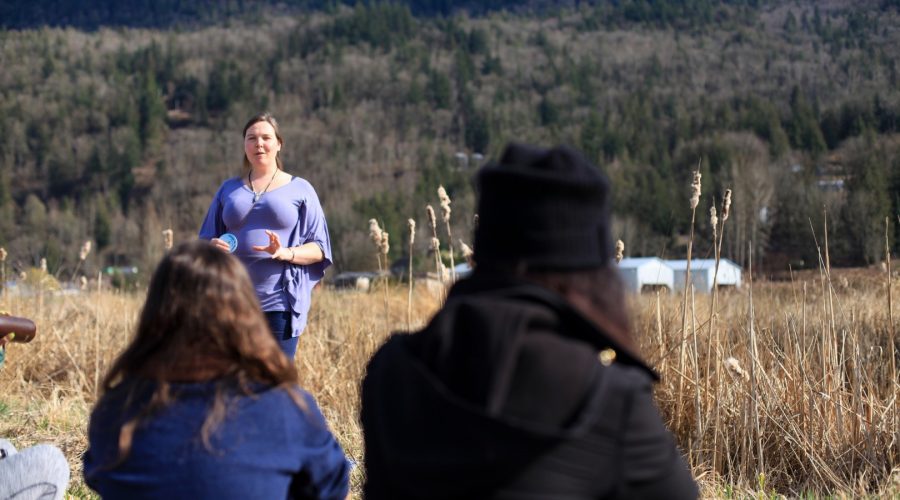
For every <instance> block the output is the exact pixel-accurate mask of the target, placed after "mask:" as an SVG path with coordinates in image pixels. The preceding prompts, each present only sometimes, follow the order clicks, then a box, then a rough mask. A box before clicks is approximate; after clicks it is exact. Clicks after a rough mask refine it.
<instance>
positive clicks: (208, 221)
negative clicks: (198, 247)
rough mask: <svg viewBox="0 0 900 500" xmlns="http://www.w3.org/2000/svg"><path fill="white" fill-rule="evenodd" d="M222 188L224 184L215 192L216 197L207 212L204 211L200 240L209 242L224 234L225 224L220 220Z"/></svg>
mask: <svg viewBox="0 0 900 500" xmlns="http://www.w3.org/2000/svg"><path fill="white" fill-rule="evenodd" d="M222 187H224V184H223V185H222V186H221V187H219V190H218V191H216V195H215V196H214V197H213V200H212V203H210V205H209V210H207V211H206V217H205V218H204V219H203V225H201V226H200V234H199V236H200V238H201V239H204V240H211V239H213V238H218V237H219V236H221V235H222V233H224V232H225V222H224V220H223V219H222V199H221V195H222Z"/></svg>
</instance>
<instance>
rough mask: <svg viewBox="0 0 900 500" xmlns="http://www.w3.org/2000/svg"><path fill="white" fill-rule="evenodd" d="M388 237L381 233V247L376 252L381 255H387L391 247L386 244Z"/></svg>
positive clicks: (386, 233) (386, 234)
mask: <svg viewBox="0 0 900 500" xmlns="http://www.w3.org/2000/svg"><path fill="white" fill-rule="evenodd" d="M389 236H390V235H389V234H388V232H387V231H382V232H381V245H379V246H378V250H379V251H380V252H381V254H382V255H387V254H388V251H389V250H390V249H391V245H390V243H388V240H389Z"/></svg>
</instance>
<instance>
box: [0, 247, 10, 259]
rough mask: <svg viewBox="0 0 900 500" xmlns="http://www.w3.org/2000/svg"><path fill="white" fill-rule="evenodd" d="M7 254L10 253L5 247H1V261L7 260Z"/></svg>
mask: <svg viewBox="0 0 900 500" xmlns="http://www.w3.org/2000/svg"><path fill="white" fill-rule="evenodd" d="M7 255H8V254H7V253H6V249H5V248H3V247H0V262H6V256H7Z"/></svg>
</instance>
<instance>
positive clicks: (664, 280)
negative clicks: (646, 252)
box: [619, 257, 675, 293]
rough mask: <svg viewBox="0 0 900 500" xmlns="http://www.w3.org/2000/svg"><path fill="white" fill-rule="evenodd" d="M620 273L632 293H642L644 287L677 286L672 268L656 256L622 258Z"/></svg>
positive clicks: (670, 287) (670, 288) (669, 287)
mask: <svg viewBox="0 0 900 500" xmlns="http://www.w3.org/2000/svg"><path fill="white" fill-rule="evenodd" d="M619 273H620V274H621V276H622V280H623V281H624V282H625V289H626V290H628V291H630V292H632V293H641V291H643V290H644V287H654V288H661V287H666V288H668V289H669V290H672V289H673V288H674V286H675V285H674V281H673V280H674V274H673V272H672V268H671V267H669V266H667V265H666V263H665V261H663V260H660V259H658V258H656V257H632V258H628V259H622V261H621V262H619Z"/></svg>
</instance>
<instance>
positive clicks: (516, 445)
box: [361, 277, 698, 500]
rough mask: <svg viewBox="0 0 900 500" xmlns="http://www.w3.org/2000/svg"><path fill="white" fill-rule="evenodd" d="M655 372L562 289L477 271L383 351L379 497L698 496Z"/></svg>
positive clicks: (369, 438)
mask: <svg viewBox="0 0 900 500" xmlns="http://www.w3.org/2000/svg"><path fill="white" fill-rule="evenodd" d="M605 349H613V350H614V351H615V352H616V359H615V361H614V362H613V363H611V364H609V365H608V366H605V365H604V364H603V363H601V362H600V361H599V360H598V352H599V351H601V350H605ZM655 378H656V375H655V374H654V373H653V371H652V370H650V369H649V368H647V367H646V366H645V365H644V364H643V363H642V362H641V361H640V360H638V359H635V358H633V357H631V356H629V355H628V354H627V352H625V351H624V350H623V349H621V348H620V347H619V346H617V345H616V344H615V343H614V342H613V341H612V340H611V339H609V338H608V337H607V336H606V335H604V334H603V333H602V332H600V331H599V330H597V329H596V328H595V327H594V326H593V324H592V323H590V322H589V321H588V320H586V319H585V318H584V317H583V316H581V315H580V314H579V313H578V312H577V311H575V310H574V309H573V308H572V307H571V306H569V305H568V303H567V302H565V300H564V299H563V298H562V297H560V296H558V295H556V294H554V293H552V292H550V291H548V290H546V289H543V288H540V287H537V286H534V285H529V284H524V283H516V282H509V281H492V280H490V279H486V278H483V277H475V278H473V279H470V280H464V281H462V282H460V283H458V284H457V285H456V286H455V287H454V288H453V290H452V291H451V293H450V295H449V297H448V299H447V303H446V305H445V306H444V308H443V309H442V310H441V311H440V312H439V313H438V314H437V315H436V316H435V318H434V319H433V320H432V321H431V323H430V324H429V325H428V326H427V327H426V328H425V329H424V330H422V331H420V332H417V333H414V334H412V335H406V334H396V335H394V336H392V337H391V338H390V339H388V341H387V342H386V343H385V344H384V345H383V346H382V347H381V348H380V349H379V351H378V352H377V353H376V354H375V356H374V357H373V358H372V360H371V361H370V363H369V366H368V372H367V374H366V378H365V380H364V381H363V386H362V410H361V420H362V425H363V432H364V437H365V448H366V454H365V466H366V483H365V487H364V493H365V497H366V498H368V499H398V500H399V499H413V498H417V499H436V500H439V499H472V498H492V499H551V498H552V499H573V500H574V499H588V498H696V497H697V493H698V492H697V487H696V485H695V483H694V481H693V479H692V477H691V474H690V472H689V470H688V468H687V466H686V464H685V463H684V461H683V459H682V458H681V456H680V454H679V452H678V450H677V448H676V447H675V444H674V441H673V439H672V437H671V435H670V433H669V432H668V430H667V429H666V428H665V426H664V425H663V422H662V420H661V418H660V415H659V411H658V410H657V408H656V405H655V404H654V402H653V399H652V393H651V385H652V383H653V381H654V379H655Z"/></svg>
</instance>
